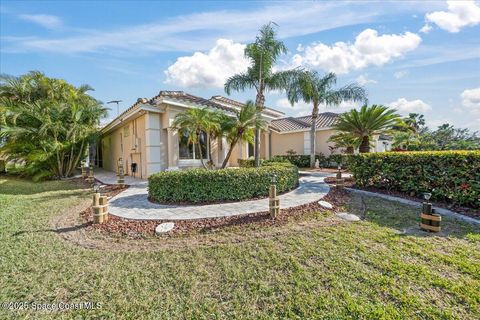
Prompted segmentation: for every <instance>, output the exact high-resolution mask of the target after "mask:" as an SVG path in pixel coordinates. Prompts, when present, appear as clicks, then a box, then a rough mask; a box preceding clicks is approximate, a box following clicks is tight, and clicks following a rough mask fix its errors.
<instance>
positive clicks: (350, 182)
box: [325, 177, 480, 219]
mask: <svg viewBox="0 0 480 320" xmlns="http://www.w3.org/2000/svg"><path fill="white" fill-rule="evenodd" d="M325 182H326V183H328V184H335V182H336V178H335V177H328V178H325ZM344 185H345V187H348V188H353V189H358V190H364V191H370V192H375V193H381V194H386V195H389V196H394V197H399V198H403V199H407V200H413V201H417V202H423V201H424V199H423V198H421V197H417V196H410V195H408V194H405V193H403V192H399V191H393V190H385V189H380V188H376V187H359V186H357V185H356V184H355V180H354V179H353V178H345V182H344ZM432 204H433V205H434V206H437V207H440V208H445V209H448V210H452V211H455V212H457V213H461V214H463V215H465V216H467V217H470V218H475V219H480V210H478V209H474V208H469V207H462V206H459V205H455V204H451V203H447V202H442V201H436V202H433V201H432Z"/></svg>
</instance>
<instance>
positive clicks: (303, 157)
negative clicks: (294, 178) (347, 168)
mask: <svg viewBox="0 0 480 320" xmlns="http://www.w3.org/2000/svg"><path fill="white" fill-rule="evenodd" d="M344 157H345V155H342V154H332V155H330V156H329V157H326V156H325V155H323V154H322V153H320V154H316V155H315V160H318V163H319V165H320V167H322V168H329V167H336V166H337V165H338V163H339V162H341V163H342V165H345V163H344V162H345V161H344V160H343V159H344ZM272 160H273V161H285V160H286V161H289V162H290V163H291V164H294V165H296V166H297V167H299V168H308V167H310V155H307V154H295V155H279V156H274V157H273V159H272Z"/></svg>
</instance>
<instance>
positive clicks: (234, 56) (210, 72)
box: [165, 39, 249, 88]
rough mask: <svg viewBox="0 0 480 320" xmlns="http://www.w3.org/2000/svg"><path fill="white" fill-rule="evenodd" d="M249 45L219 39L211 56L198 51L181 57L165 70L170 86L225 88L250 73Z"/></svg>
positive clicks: (211, 51)
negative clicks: (232, 78) (246, 52)
mask: <svg viewBox="0 0 480 320" xmlns="http://www.w3.org/2000/svg"><path fill="white" fill-rule="evenodd" d="M244 50H245V45H243V44H241V43H235V42H233V41H232V40H226V39H218V40H217V42H216V45H215V47H213V48H212V49H210V51H208V53H203V52H195V53H194V54H193V55H191V56H185V57H180V58H178V59H177V60H176V62H175V63H174V64H172V65H171V66H170V67H168V69H167V70H166V71H165V74H166V76H167V82H168V83H175V84H177V85H180V86H182V87H203V88H207V87H217V88H223V85H224V83H225V80H226V79H227V78H228V77H230V76H232V75H234V74H236V73H240V72H244V71H246V70H247V68H248V65H249V61H248V60H247V59H246V58H245V57H244Z"/></svg>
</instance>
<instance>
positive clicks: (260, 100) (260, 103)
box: [254, 90, 265, 167]
mask: <svg viewBox="0 0 480 320" xmlns="http://www.w3.org/2000/svg"><path fill="white" fill-rule="evenodd" d="M264 103H265V97H264V95H263V91H262V90H261V91H259V92H257V97H256V99H255V106H256V107H257V118H260V117H261V114H262V110H263V104H264ZM254 155H255V167H260V128H259V127H258V126H257V127H256V128H255V148H254Z"/></svg>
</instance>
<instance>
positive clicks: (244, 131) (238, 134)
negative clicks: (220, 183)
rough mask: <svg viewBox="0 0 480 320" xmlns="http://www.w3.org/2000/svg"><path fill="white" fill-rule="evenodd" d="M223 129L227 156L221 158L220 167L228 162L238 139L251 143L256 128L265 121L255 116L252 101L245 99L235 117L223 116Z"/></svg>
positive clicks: (223, 166) (262, 125) (261, 126)
mask: <svg viewBox="0 0 480 320" xmlns="http://www.w3.org/2000/svg"><path fill="white" fill-rule="evenodd" d="M225 120H226V121H225V122H224V123H223V130H224V132H225V135H226V138H227V142H228V144H229V148H228V152H227V156H226V157H225V159H224V160H223V163H222V169H223V168H225V167H226V166H227V164H228V161H229V159H230V156H231V155H232V151H233V149H234V148H235V146H236V145H237V143H238V142H239V141H246V142H249V143H251V142H252V140H253V138H254V132H255V130H256V129H257V128H260V129H262V128H264V127H265V125H266V122H265V121H264V120H262V119H261V118H259V117H257V108H256V106H255V105H254V104H253V102H252V101H247V103H246V104H245V105H243V106H242V108H241V109H240V111H239V112H238V113H237V114H236V116H235V117H233V118H232V117H228V118H225Z"/></svg>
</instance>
